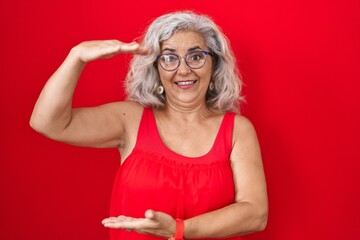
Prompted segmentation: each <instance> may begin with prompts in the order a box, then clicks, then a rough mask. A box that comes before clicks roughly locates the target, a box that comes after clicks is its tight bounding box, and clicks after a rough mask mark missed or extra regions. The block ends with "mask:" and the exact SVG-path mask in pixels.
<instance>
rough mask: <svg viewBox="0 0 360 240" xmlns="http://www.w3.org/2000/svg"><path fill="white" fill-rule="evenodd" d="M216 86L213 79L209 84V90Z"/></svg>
mask: <svg viewBox="0 0 360 240" xmlns="http://www.w3.org/2000/svg"><path fill="white" fill-rule="evenodd" d="M214 88H215V85H214V82H213V81H211V82H210V84H209V90H210V91H212V90H214Z"/></svg>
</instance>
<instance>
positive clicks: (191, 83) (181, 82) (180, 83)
mask: <svg viewBox="0 0 360 240" xmlns="http://www.w3.org/2000/svg"><path fill="white" fill-rule="evenodd" d="M195 82H196V80H193V81H179V82H175V84H176V85H178V86H180V87H190V86H192V85H194V83H195Z"/></svg>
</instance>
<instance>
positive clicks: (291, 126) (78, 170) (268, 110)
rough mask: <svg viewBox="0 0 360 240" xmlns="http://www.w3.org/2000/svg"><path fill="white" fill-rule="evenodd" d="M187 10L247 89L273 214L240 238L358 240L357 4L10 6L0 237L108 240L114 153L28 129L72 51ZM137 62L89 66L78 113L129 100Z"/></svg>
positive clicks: (4, 35)
mask: <svg viewBox="0 0 360 240" xmlns="http://www.w3.org/2000/svg"><path fill="white" fill-rule="evenodd" d="M179 9H192V10H196V11H198V12H200V13H205V14H208V15H210V16H212V17H213V18H214V20H215V21H216V22H217V23H218V24H219V25H220V26H221V27H222V28H223V30H224V32H225V34H226V35H227V36H228V37H229V39H230V41H231V44H232V46H233V49H234V51H235V54H236V57H237V59H238V64H239V67H240V69H241V71H242V74H243V78H244V82H245V84H246V86H245V88H244V94H245V95H246V99H247V102H248V103H247V104H245V105H243V110H242V112H243V114H244V115H245V116H247V117H248V118H249V119H250V120H251V121H252V122H253V123H254V125H255V127H256V129H257V132H258V135H259V140H260V143H261V146H262V153H263V161H264V167H265V172H266V177H267V183H268V192H269V204H270V212H269V223H268V227H267V229H266V230H265V231H264V232H262V233H259V234H254V235H250V236H248V237H244V239H271V240H289V239H290V240H297V239H360V207H359V203H360V186H359V180H360V177H359V175H360V173H359V170H360V163H359V160H360V158H359V155H358V148H359V147H360V146H359V140H358V137H359V134H360V131H359V130H360V129H359V123H360V121H359V120H360V119H359V93H358V92H359V90H360V83H359V82H360V74H359V67H360V2H359V1H358V0H348V1H344V0H326V1H325V0H302V1H285V0H272V1H267V0H259V1H253V0H242V1H226V0H223V1H214V2H211V1H208V0H196V1H188V0H182V1H171V0H152V1H146V2H145V1H144V2H143V3H141V2H139V1H128V2H126V3H124V2H122V1H119V0H118V1H115V0H102V1H95V0H87V1H75V0H73V1H69V0H62V1H45V0H38V1H35V0H32V1H30V0H19V1H1V2H0V24H1V25H0V26H1V31H0V34H1V35H0V43H1V44H0V48H1V57H0V61H1V62H0V81H1V86H0V94H1V95H0V99H1V105H0V106H1V118H0V121H1V122H0V128H1V129H0V130H1V142H0V159H1V161H0V164H1V165H0V187H1V188H0V190H1V196H0V197H1V198H0V238H1V239H16V240H18V239H19V240H20V239H31V240H32V239H34V240H35V239H36V240H43V239H44V240H45V239H52V240H57V239H66V240H72V239H74V240H75V239H94V240H95V239H107V237H108V235H107V234H108V233H107V230H106V229H104V228H103V227H102V225H101V224H100V221H101V220H102V219H103V218H104V217H107V215H108V208H109V199H110V194H111V187H112V181H113V178H114V175H115V172H116V170H117V167H118V165H119V156H118V153H117V151H116V150H114V149H90V148H80V147H73V146H67V145H65V144H62V143H58V142H54V141H52V140H49V139H46V138H44V137H43V136H41V135H39V134H38V133H36V132H34V131H33V130H32V129H30V127H29V125H28V121H29V117H30V114H31V111H32V107H33V105H34V103H35V101H36V99H37V96H38V94H39V92H40V91H41V88H42V87H43V85H44V84H45V82H46V80H47V79H48V77H49V76H50V75H51V74H52V72H53V71H54V70H55V69H56V68H57V67H58V66H59V64H60V63H61V62H62V60H63V59H64V58H65V56H66V55H67V53H68V51H69V50H70V48H71V47H72V46H74V45H76V44H77V43H79V42H81V41H84V40H90V39H109V38H116V39H120V40H123V41H132V40H133V39H134V38H136V37H138V36H139V35H140V34H141V32H142V31H143V30H144V29H145V27H146V26H147V25H148V24H149V23H150V21H151V20H152V19H154V18H155V17H157V16H159V15H161V14H163V13H166V12H170V11H174V10H179ZM129 58H130V56H118V57H116V58H114V59H110V60H103V61H97V62H93V63H90V64H89V65H88V66H87V68H86V69H85V72H84V74H83V76H82V78H81V80H80V83H79V85H78V88H77V91H76V95H75V102H74V104H75V106H93V105H97V104H102V103H106V102H109V101H114V100H121V99H122V98H123V90H122V89H123V88H122V86H123V85H122V81H123V79H124V76H125V73H126V70H127V63H128V61H129Z"/></svg>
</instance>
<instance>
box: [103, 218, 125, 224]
mask: <svg viewBox="0 0 360 240" xmlns="http://www.w3.org/2000/svg"><path fill="white" fill-rule="evenodd" d="M124 218H125V216H119V217H109V218H105V219H103V220H102V221H101V223H102V224H105V223H111V222H114V221H117V220H121V219H124Z"/></svg>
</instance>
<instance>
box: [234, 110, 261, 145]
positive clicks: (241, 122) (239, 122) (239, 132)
mask: <svg viewBox="0 0 360 240" xmlns="http://www.w3.org/2000/svg"><path fill="white" fill-rule="evenodd" d="M249 137H250V138H252V137H256V132H255V128H254V126H253V124H252V123H251V121H250V120H249V119H248V118H246V117H244V116H242V115H236V116H235V120H234V132H233V140H234V141H241V140H246V139H247V138H249Z"/></svg>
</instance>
